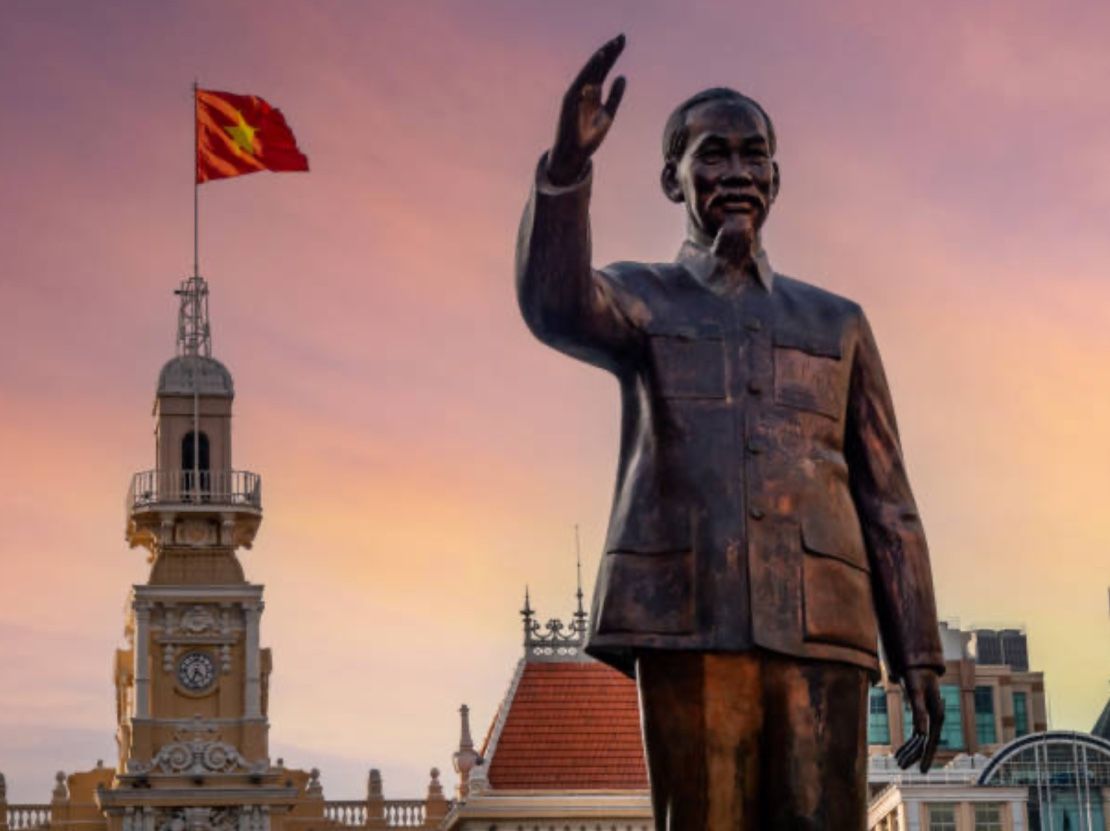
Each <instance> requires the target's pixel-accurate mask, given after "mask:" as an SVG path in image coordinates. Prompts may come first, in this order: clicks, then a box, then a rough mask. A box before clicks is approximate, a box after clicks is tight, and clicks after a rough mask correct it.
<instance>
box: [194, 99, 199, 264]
mask: <svg viewBox="0 0 1110 831" xmlns="http://www.w3.org/2000/svg"><path fill="white" fill-rule="evenodd" d="M199 115H200V113H199V104H198V103H197V81H196V79H195V78H194V79H193V276H194V277H199V276H200V184H199V183H198V182H197V159H198V158H200V130H198V129H197V120H198V117H199Z"/></svg>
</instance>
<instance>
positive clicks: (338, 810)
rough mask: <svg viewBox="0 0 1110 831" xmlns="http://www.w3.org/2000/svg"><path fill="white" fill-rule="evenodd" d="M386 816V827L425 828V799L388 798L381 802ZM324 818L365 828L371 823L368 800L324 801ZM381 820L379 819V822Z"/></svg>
mask: <svg viewBox="0 0 1110 831" xmlns="http://www.w3.org/2000/svg"><path fill="white" fill-rule="evenodd" d="M379 804H380V805H381V806H382V810H383V815H384V818H385V823H384V826H380V825H378V824H375V825H374V826H373V827H375V828H376V827H385V828H423V827H424V825H425V822H426V818H427V807H426V805H425V803H424V800H423V799H387V800H385V801H384V802H381V803H379ZM324 819H329V820H332V821H333V822H337V823H339V824H340V825H344V826H347V827H349V828H365V827H367V825H368V823H369V813H368V807H367V804H366V802H363V801H359V800H330V799H329V800H328V801H326V802H325V803H324ZM380 822H381V821H380V820H379V821H378V823H380Z"/></svg>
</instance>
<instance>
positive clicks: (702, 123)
mask: <svg viewBox="0 0 1110 831" xmlns="http://www.w3.org/2000/svg"><path fill="white" fill-rule="evenodd" d="M686 127H687V131H688V136H689V138H688V139H687V142H686V149H685V150H684V151H683V153H682V157H681V158H680V159H679V160H678V162H677V164H674V165H668V167H667V168H665V169H664V171H663V189H664V191H665V192H666V193H667V196H668V197H670V198H671V199H673V200H674V201H676V202H685V203H686V212H687V214H688V216H689V218H690V225H691V231H692V232H694V234H695V235H696V236H697V237H699V238H700V241H701V242H703V243H704V244H706V245H708V244H710V243H711V242H712V241H713V239H714V238H715V237H716V236H717V233H718V231H720V230H721V229H722V228H724V227H726V226H731V230H734V231H736V232H738V233H740V234H742V235H743V236H745V237H747V238H749V239H754V238H755V235H756V233H757V232H758V231H759V229H760V228H761V227H762V226H763V222H764V221H765V220H766V219H767V213H768V212H769V211H770V209H771V203H772V202H773V201H774V199H775V195H776V194H777V193H778V181H779V171H778V165H777V164H776V163H775V162H774V161H773V160H772V158H771V142H770V137H769V136H768V134H767V123H766V121H765V120H764V119H763V116H762V114H761V113H760V112H759V110H757V109H755V108H754V107H752V106H750V105H749V104H746V103H744V102H741V101H728V100H725V101H709V102H706V103H704V104H701V105H699V106H697V107H695V108H694V109H692V110H690V111H689V112H688V113H687V114H686Z"/></svg>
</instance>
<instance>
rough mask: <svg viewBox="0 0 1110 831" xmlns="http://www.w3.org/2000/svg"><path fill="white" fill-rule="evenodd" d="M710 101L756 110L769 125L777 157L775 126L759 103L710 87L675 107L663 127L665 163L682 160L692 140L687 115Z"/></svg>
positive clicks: (733, 91) (771, 142) (771, 140)
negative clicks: (736, 104) (744, 105)
mask: <svg viewBox="0 0 1110 831" xmlns="http://www.w3.org/2000/svg"><path fill="white" fill-rule="evenodd" d="M709 101H737V102H740V103H743V104H747V105H748V106H750V107H752V108H754V109H755V111H756V112H758V113H759V114H760V115H761V116H763V121H764V122H765V123H766V124H767V139H768V140H769V141H770V144H771V146H770V147H769V148H768V149H769V150H770V151H771V155H772V156H773V155H775V146H776V144H777V142H776V140H775V125H774V122H772V121H771V116H769V115H767V111H766V110H765V109H763V107H761V106H760V104H759V102H758V101H756V100H755V99H754V98H749V97H748V96H747V95H744V94H743V93H742V92H737V91H736V90H734V89H730V88H729V87H710V88H709V89H703V90H702V91H701V92H699V93H696V94H694V95H691V96H690V97H689V98H687V99H686V100H685V101H683V102H682V103H681V104H679V105H678V106H677V107H675V109H674V112H672V113H671V114H670V116H669V117H668V118H667V123H666V124H665V125H664V126H663V161H664V162H666V163H673V162H677V161H678V160H679V159H680V158H682V154H683V152H685V150H686V142H687V141H688V140H689V138H690V131H689V130H688V129H687V128H686V114H687V113H688V112H690V110H692V109H694V107H697V106H698V105H699V104H705V103H707V102H709Z"/></svg>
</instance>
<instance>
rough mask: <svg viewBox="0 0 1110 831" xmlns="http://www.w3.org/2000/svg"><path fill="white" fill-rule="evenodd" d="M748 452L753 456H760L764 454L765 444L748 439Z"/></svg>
mask: <svg viewBox="0 0 1110 831" xmlns="http://www.w3.org/2000/svg"><path fill="white" fill-rule="evenodd" d="M748 452H749V453H751V454H752V455H753V456H758V455H759V454H760V453H762V452H763V443H762V442H760V441H758V440H757V439H748Z"/></svg>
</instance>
